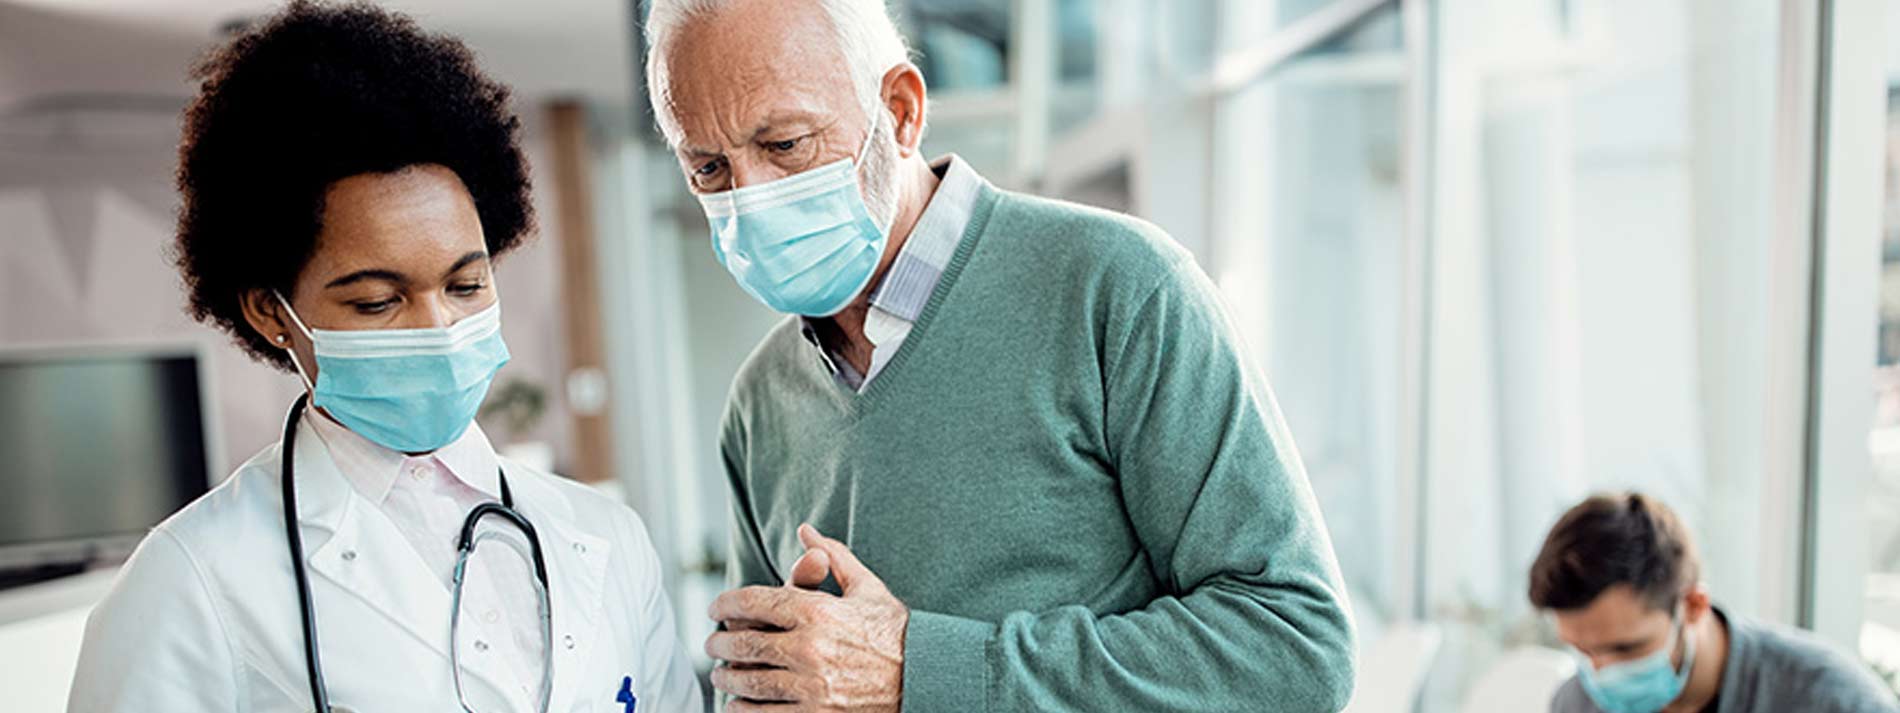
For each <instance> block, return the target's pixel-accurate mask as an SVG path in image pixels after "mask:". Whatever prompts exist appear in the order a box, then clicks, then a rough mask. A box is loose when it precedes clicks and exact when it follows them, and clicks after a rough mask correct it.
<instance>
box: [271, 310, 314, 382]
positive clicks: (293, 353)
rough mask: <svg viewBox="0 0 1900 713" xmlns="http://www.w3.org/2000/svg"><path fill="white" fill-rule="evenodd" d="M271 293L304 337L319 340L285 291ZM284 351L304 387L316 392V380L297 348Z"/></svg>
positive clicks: (312, 340) (311, 340)
mask: <svg viewBox="0 0 1900 713" xmlns="http://www.w3.org/2000/svg"><path fill="white" fill-rule="evenodd" d="M270 293H271V295H272V296H274V297H276V298H277V304H280V305H283V306H284V312H285V313H286V314H289V315H290V322H291V324H295V325H297V331H299V332H303V336H304V338H305V339H308V340H310V342H311V343H312V344H315V343H316V341H317V338H316V336H314V335H312V334H311V333H310V328H309V327H306V326H304V324H303V320H302V319H300V318H298V317H297V310H295V309H291V307H290V301H289V300H286V299H284V293H282V292H278V291H276V290H271V291H270ZM284 353H285V354H287V355H289V356H290V364H291V366H294V367H297V378H299V379H302V380H303V385H304V387H305V388H308V389H310V393H312V394H314V393H316V392H317V384H316V382H313V381H311V380H310V373H309V372H307V371H304V368H303V362H301V361H298V359H297V350H296V349H294V348H290V349H285V350H284Z"/></svg>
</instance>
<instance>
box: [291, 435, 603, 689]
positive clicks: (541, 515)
mask: <svg viewBox="0 0 1900 713" xmlns="http://www.w3.org/2000/svg"><path fill="white" fill-rule="evenodd" d="M470 430H471V431H473V430H475V429H474V428H472V427H471V429H470ZM484 442H486V439H484ZM297 445H298V447H297V448H296V449H295V451H296V452H295V453H292V454H288V455H289V456H290V457H291V458H293V459H294V463H295V465H296V475H295V477H296V483H295V486H296V492H297V500H298V520H299V522H300V523H302V524H303V525H304V527H305V528H306V530H305V532H306V536H305V542H306V547H311V546H313V543H315V542H317V541H318V540H321V544H314V547H315V549H313V550H310V554H309V555H308V560H307V561H308V563H309V567H310V570H311V571H312V572H314V573H316V574H317V575H318V576H321V577H323V578H325V579H327V580H329V581H331V582H333V583H335V584H336V585H337V586H339V587H340V588H342V589H344V590H346V591H348V592H350V593H351V594H353V595H355V596H357V597H358V598H360V599H362V600H363V601H364V602H365V603H367V604H368V605H369V606H370V607H372V608H374V609H376V610H377V611H379V612H381V613H383V614H384V615H386V616H388V617H389V618H390V619H391V620H392V621H394V622H395V623H396V624H397V625H398V626H399V627H400V628H401V629H402V630H404V631H405V632H407V633H408V634H410V635H411V636H413V637H414V638H415V639H417V640H418V641H419V642H420V643H421V644H422V645H424V646H427V647H428V648H429V649H430V650H432V651H434V652H435V653H436V654H438V655H439V656H440V657H441V661H440V664H441V665H442V666H448V665H449V652H448V646H449V640H448V630H449V626H448V622H449V619H448V617H449V608H450V599H449V592H448V590H447V589H446V588H444V587H443V585H442V582H441V580H439V579H437V578H436V577H435V576H433V575H432V574H431V573H430V572H429V569H428V566H427V565H426V564H425V563H424V562H423V561H422V558H421V556H420V555H417V554H416V553H415V550H414V549H413V548H411V547H409V546H408V544H407V541H406V540H405V539H403V536H402V533H401V531H399V530H397V529H396V526H395V524H394V523H392V522H390V520H389V519H388V518H387V517H386V516H384V515H383V514H382V511H381V510H380V509H378V508H376V507H373V506H371V505H370V503H369V502H368V499H367V496H365V495H363V494H361V493H358V492H356V489H355V488H354V487H353V486H352V485H351V484H350V483H349V482H348V480H347V479H345V478H344V476H343V474H342V473H341V472H340V471H339V470H338V468H337V466H336V462H335V461H334V460H333V459H332V458H331V456H330V454H329V452H328V449H327V448H325V447H324V446H323V442H322V441H321V440H319V439H318V438H317V436H316V435H315V432H314V430H313V426H312V424H311V423H310V420H309V419H305V420H304V422H303V423H301V424H300V425H299V426H298V440H297ZM500 466H501V468H502V470H503V472H505V473H506V474H507V475H508V476H509V483H508V484H509V488H510V489H511V490H513V492H514V496H515V505H516V507H517V509H518V510H520V511H521V513H522V514H523V515H524V516H526V517H527V518H528V520H529V522H531V523H533V524H534V527H535V531H536V533H537V534H538V535H539V537H540V540H541V549H542V552H543V556H544V557H545V558H546V561H547V566H548V593H549V598H550V600H551V602H552V607H553V611H552V621H551V624H552V626H553V636H552V639H553V641H552V643H551V644H550V646H551V647H552V648H551V649H550V652H551V653H552V657H551V658H552V669H551V670H552V671H553V677H554V679H553V684H554V693H553V697H552V699H551V701H552V705H551V708H550V709H551V710H566V709H567V708H568V707H570V706H571V702H572V701H573V700H574V698H575V697H576V696H578V695H580V691H581V690H582V689H583V687H584V686H586V685H587V684H589V683H592V682H589V681H584V680H580V679H578V678H577V677H578V676H580V675H581V673H582V672H583V671H584V669H585V663H586V662H587V661H588V660H589V658H590V653H591V652H592V650H593V649H594V647H595V646H596V645H597V644H598V642H599V640H600V639H601V638H602V637H605V636H609V635H611V633H612V632H605V631H603V630H602V629H603V626H604V624H605V622H606V621H607V619H606V615H605V605H606V603H605V596H604V589H605V578H606V567H607V562H608V560H609V559H610V557H611V555H612V551H611V543H610V540H609V538H608V537H606V536H604V535H603V534H595V533H593V532H589V531H586V530H584V529H582V527H581V526H580V525H578V524H576V523H575V521H574V508H573V506H572V504H571V503H570V502H569V500H568V498H567V497H566V496H565V495H563V494H562V493H561V492H559V491H558V490H557V489H556V486H555V485H554V484H553V483H551V482H549V479H548V478H546V477H532V476H531V475H530V473H529V471H528V469H527V468H526V467H524V466H521V465H518V464H514V463H500ZM311 530H317V531H321V532H322V533H324V534H327V538H318V537H311V536H310V534H311ZM317 616H318V618H319V620H321V618H322V616H323V612H322V607H321V605H319V606H318V612H317ZM465 653H466V652H465ZM462 658H463V663H464V665H465V666H467V669H466V673H467V676H466V678H467V680H469V681H479V682H480V684H479V685H486V686H488V687H490V688H491V689H493V692H494V693H495V694H496V695H500V696H501V697H503V698H505V699H506V700H508V701H510V702H511V703H510V707H511V708H514V709H517V710H529V709H532V708H533V706H534V701H532V700H531V698H532V697H531V696H526V695H523V694H521V693H520V690H519V682H518V680H517V679H516V678H515V676H514V674H513V673H512V672H510V671H507V670H502V669H503V668H505V667H501V666H494V665H486V666H485V665H480V664H479V663H477V662H478V661H481V660H484V659H483V658H481V657H472V656H468V655H464V656H463V657H462ZM491 658H492V657H491ZM527 683H528V685H529V687H530V688H532V687H533V686H534V685H536V684H538V683H539V682H538V681H530V682H527Z"/></svg>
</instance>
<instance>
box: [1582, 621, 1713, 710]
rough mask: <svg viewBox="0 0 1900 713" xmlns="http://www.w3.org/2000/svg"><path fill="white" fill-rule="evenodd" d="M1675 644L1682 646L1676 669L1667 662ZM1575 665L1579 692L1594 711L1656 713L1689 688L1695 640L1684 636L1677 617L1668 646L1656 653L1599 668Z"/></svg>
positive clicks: (1585, 663)
mask: <svg viewBox="0 0 1900 713" xmlns="http://www.w3.org/2000/svg"><path fill="white" fill-rule="evenodd" d="M1677 641H1681V642H1682V646H1683V649H1682V666H1681V669H1680V670H1677V667H1676V666H1673V665H1671V664H1670V663H1669V654H1670V652H1673V651H1675V649H1676V642H1677ZM1579 663H1580V664H1581V665H1580V666H1579V670H1580V671H1581V672H1582V675H1580V676H1579V677H1578V678H1579V679H1581V681H1582V683H1583V691H1584V693H1587V694H1589V695H1590V700H1593V701H1596V704H1597V707H1598V708H1602V709H1603V710H1604V711H1606V713H1656V711H1660V710H1662V709H1663V706H1666V705H1669V703H1670V702H1671V701H1674V700H1676V698H1677V697H1678V696H1681V695H1682V689H1683V688H1685V687H1687V686H1688V685H1689V672H1690V671H1693V670H1694V669H1695V637H1692V636H1689V635H1688V625H1687V624H1686V620H1685V619H1684V618H1683V617H1680V616H1679V617H1676V624H1675V630H1674V632H1673V633H1671V634H1670V635H1669V645H1667V646H1664V647H1662V649H1661V650H1658V651H1657V652H1656V653H1653V654H1650V655H1648V656H1644V657H1642V658H1640V659H1636V660H1634V661H1625V662H1622V663H1616V664H1610V665H1608V666H1604V667H1603V668H1595V667H1593V666H1591V665H1590V661H1589V660H1588V659H1584V660H1583V661H1580V662H1579Z"/></svg>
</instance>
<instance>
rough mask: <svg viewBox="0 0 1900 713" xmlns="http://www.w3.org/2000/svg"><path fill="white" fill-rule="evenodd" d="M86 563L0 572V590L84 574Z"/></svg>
mask: <svg viewBox="0 0 1900 713" xmlns="http://www.w3.org/2000/svg"><path fill="white" fill-rule="evenodd" d="M88 564H89V563H88V562H85V561H79V562H53V563H48V564H42V565H37V566H33V567H25V568H20V569H3V570H0V589H12V588H14V587H24V586H26V585H29V584H38V583H40V582H48V581H52V580H55V579H59V578H61V577H71V576H73V575H75V574H84V573H85V572H86V569H87V566H88Z"/></svg>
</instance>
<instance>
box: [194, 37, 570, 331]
mask: <svg viewBox="0 0 1900 713" xmlns="http://www.w3.org/2000/svg"><path fill="white" fill-rule="evenodd" d="M191 76H192V78H193V79H195V80H198V81H199V90H198V95H197V97H196V98H195V99H194V100H193V101H192V102H191V104H190V105H189V106H188V107H187V108H186V109H185V115H184V134H183V138H182V141H181V142H180V144H179V149H178V191H179V193H180V194H181V196H182V198H183V205H182V207H181V208H180V210H179V216H178V236H177V242H176V244H175V245H174V249H173V259H174V261H175V262H176V264H177V266H178V269H179V272H180V273H181V274H182V275H183V277H184V286H185V290H186V293H187V302H188V306H187V311H188V312H189V313H190V314H191V316H192V317H193V318H195V319H197V320H199V321H202V322H207V323H210V324H212V325H213V326H215V327H217V328H219V329H221V330H223V331H225V332H227V333H229V334H230V335H231V337H232V338H233V339H234V340H235V341H236V342H237V343H238V345H239V346H241V347H243V348H244V349H245V350H246V351H248V352H250V354H251V355H252V356H253V357H255V358H257V359H258V360H260V361H263V362H266V363H270V364H274V365H276V366H277V367H278V368H280V369H289V368H290V361H289V359H288V358H286V357H285V355H284V353H283V351H282V350H279V349H275V348H273V347H272V346H271V344H270V343H269V342H268V341H266V340H265V339H264V337H263V336H262V335H259V334H257V333H256V332H255V331H254V330H252V329H251V328H250V326H249V323H248V322H246V321H245V318H244V311H243V306H242V305H243V299H244V296H245V294H246V293H249V292H250V291H252V290H255V289H276V290H280V291H283V292H285V293H288V292H289V288H290V286H291V284H292V283H293V282H294V281H295V280H296V277H297V274H298V273H299V272H301V271H302V270H303V266H304V264H305V263H306V262H307V261H308V260H309V259H310V255H311V253H312V251H313V249H314V248H315V244H316V236H317V234H318V233H319V232H321V229H322V216H323V201H324V196H325V194H327V193H328V191H329V188H330V186H331V185H332V184H334V183H336V182H337V181H339V180H342V179H345V178H349V177H351V176H356V175H363V174H377V173H391V172H395V171H400V170H403V169H405V168H409V167H412V166H421V165H430V164H437V165H441V166H445V167H447V168H448V169H449V170H451V171H453V172H455V175H456V176H457V177H458V178H460V179H461V181H462V185H464V186H466V187H467V189H468V192H469V195H470V196H471V197H472V198H473V199H474V203H475V211H476V213H477V214H478V215H479V216H480V219H481V226H482V232H483V235H484V238H485V240H486V242H487V244H488V252H489V254H491V255H496V256H499V255H501V254H502V253H504V252H507V251H508V250H509V249H511V248H513V247H515V246H516V245H518V244H519V243H520V242H521V241H522V240H523V239H524V238H525V237H526V236H527V235H528V234H529V233H531V232H532V231H533V229H534V210H533V207H532V203H531V199H530V185H529V176H528V164H527V161H526V159H525V158H523V156H522V153H521V146H520V130H521V121H520V119H519V118H518V117H516V116H515V114H514V113H513V111H512V110H511V109H510V108H509V90H508V88H507V87H506V86H504V85H502V84H500V83H497V82H495V81H493V80H491V79H489V78H488V77H487V76H485V75H483V74H482V72H481V70H480V69H479V68H478V67H477V66H476V64H475V57H474V54H473V53H472V52H470V51H469V49H468V47H467V46H465V45H463V44H462V43H461V42H460V41H458V40H456V39H454V38H452V37H448V36H445V35H437V34H429V33H426V32H424V31H423V30H422V29H421V28H419V27H417V26H416V24H415V22H414V21H413V20H411V19H409V18H408V17H406V16H403V15H400V14H397V13H392V12H389V11H386V10H382V9H380V8H377V7H375V6H373V5H369V4H366V3H352V4H344V5H338V4H329V3H318V2H309V1H306V0H297V1H295V2H291V3H290V4H289V5H287V6H286V7H285V8H284V9H283V10H282V11H281V12H279V13H277V14H276V15H274V16H272V17H270V18H268V19H265V20H263V21H262V22H261V23H259V24H258V25H256V26H254V27H252V28H251V29H249V30H246V31H245V32H243V33H242V34H241V35H239V36H238V37H236V38H234V39H232V40H231V41H230V42H228V43H225V44H223V45H221V46H219V47H216V48H214V49H213V50H212V51H211V52H210V53H209V54H208V55H207V56H205V57H204V58H203V59H201V60H200V61H199V62H198V64H197V65H196V66H195V67H194V68H193V69H192V73H191Z"/></svg>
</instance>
